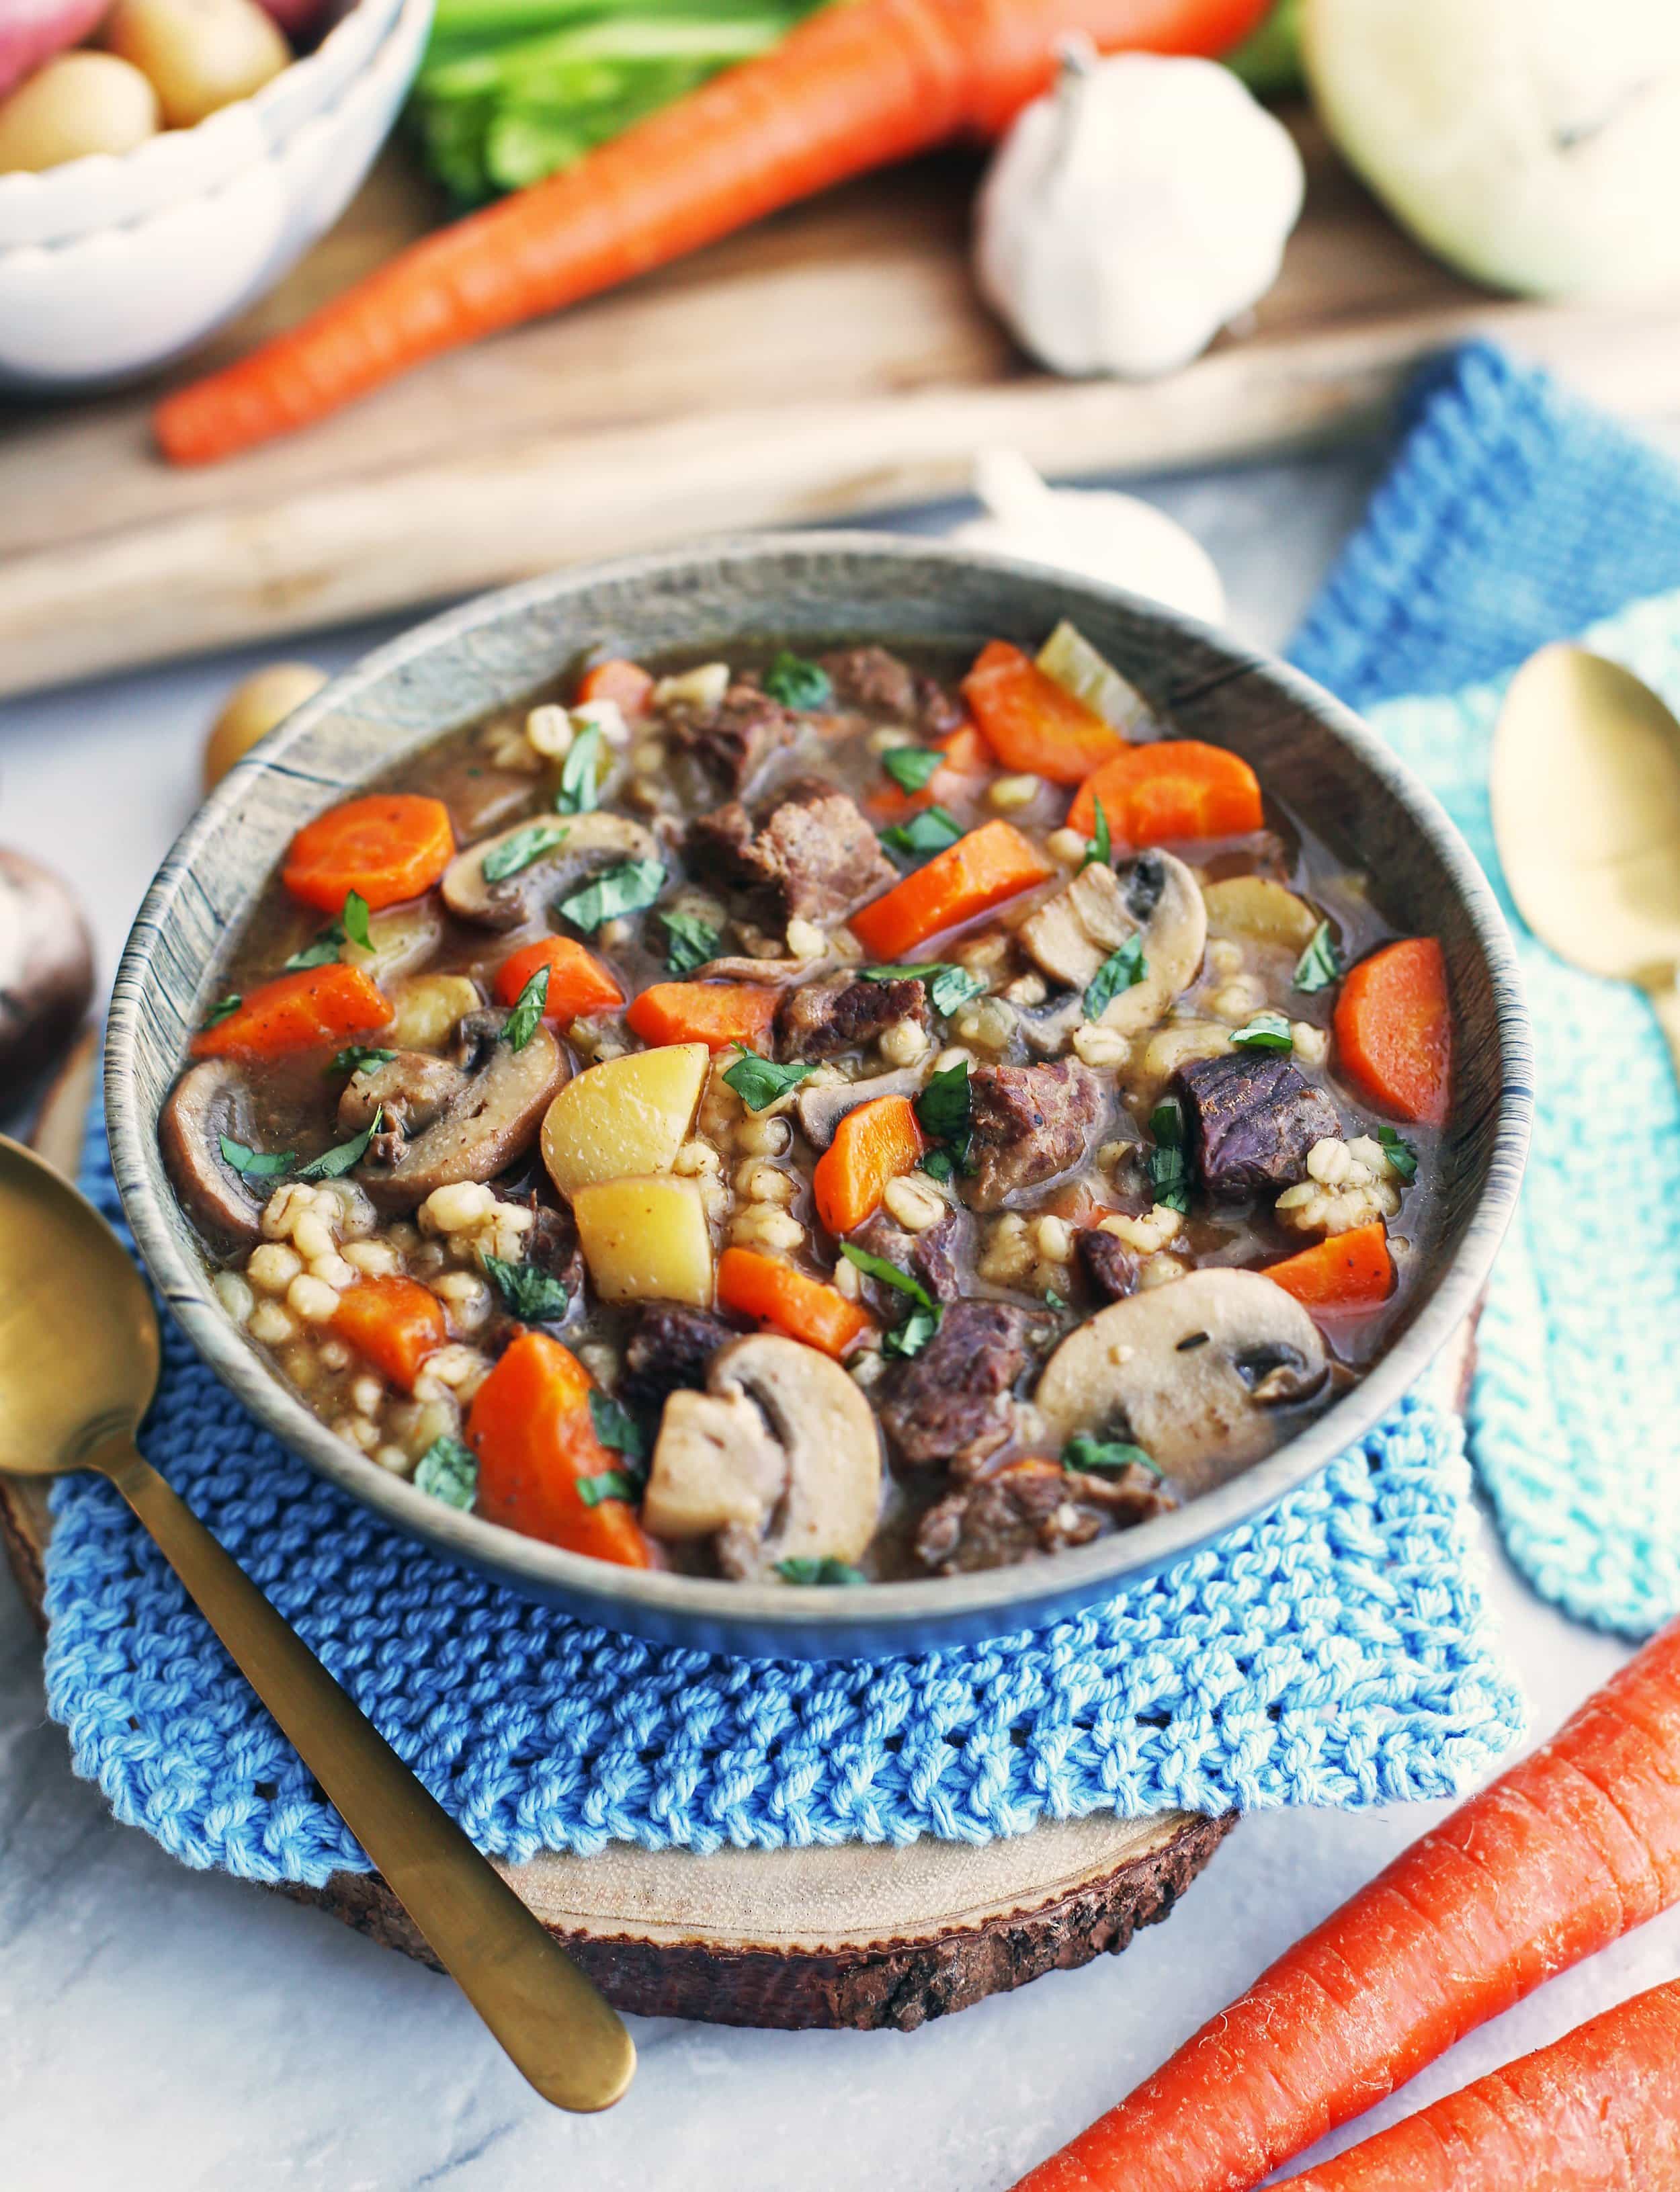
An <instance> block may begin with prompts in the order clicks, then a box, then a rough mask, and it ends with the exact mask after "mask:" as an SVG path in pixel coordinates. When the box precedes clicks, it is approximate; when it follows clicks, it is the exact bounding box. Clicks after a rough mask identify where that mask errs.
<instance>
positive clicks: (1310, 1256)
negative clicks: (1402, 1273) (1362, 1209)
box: [1266, 1218, 1394, 1310]
mask: <svg viewBox="0 0 1680 2192" xmlns="http://www.w3.org/2000/svg"><path fill="white" fill-rule="evenodd" d="M1266 1277H1267V1278H1269V1279H1270V1280H1271V1282H1272V1283H1273V1285H1274V1286H1280V1287H1283V1291H1284V1293H1286V1294H1293V1295H1294V1298H1295V1299H1296V1300H1297V1301H1298V1302H1300V1303H1301V1304H1303V1305H1304V1306H1305V1307H1306V1308H1307V1309H1322V1310H1363V1309H1375V1308H1376V1307H1377V1305H1378V1304H1379V1303H1380V1302H1386V1300H1387V1299H1388V1297H1389V1296H1390V1294H1391V1293H1393V1291H1394V1259H1393V1257H1392V1256H1391V1255H1390V1254H1389V1253H1388V1233H1387V1230H1386V1227H1385V1226H1384V1224H1383V1222H1382V1220H1381V1219H1380V1218H1378V1219H1373V1220H1372V1222H1371V1223H1370V1224H1369V1225H1356V1226H1355V1227H1353V1229H1352V1230H1351V1232H1347V1233H1332V1234H1331V1235H1330V1236H1329V1239H1328V1240H1324V1241H1319V1242H1315V1243H1314V1245H1313V1246H1312V1247H1311V1248H1303V1249H1302V1250H1301V1252H1300V1254H1299V1255H1296V1256H1286V1257H1285V1258H1284V1259H1283V1262H1282V1263H1281V1264H1267V1265H1266Z"/></svg>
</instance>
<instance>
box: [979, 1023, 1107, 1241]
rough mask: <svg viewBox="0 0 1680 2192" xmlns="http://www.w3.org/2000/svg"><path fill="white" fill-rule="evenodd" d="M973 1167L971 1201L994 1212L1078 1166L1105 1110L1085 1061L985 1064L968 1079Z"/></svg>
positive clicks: (1097, 1081) (1095, 1082)
mask: <svg viewBox="0 0 1680 2192" xmlns="http://www.w3.org/2000/svg"><path fill="white" fill-rule="evenodd" d="M969 1100H970V1105H971V1107H972V1116H973V1119H974V1141H973V1143H972V1145H971V1146H970V1152H969V1154H970V1156H971V1157H972V1159H973V1161H974V1176H973V1178H972V1179H970V1180H969V1203H970V1204H971V1206H972V1207H974V1209H976V1210H996V1209H997V1207H998V1205H999V1204H1000V1203H1001V1202H1003V1201H1004V1200H1005V1199H1006V1198H1007V1197H1008V1196H1011V1195H1014V1193H1016V1192H1017V1190H1020V1189H1021V1188H1026V1187H1037V1186H1038V1185H1040V1184H1042V1183H1043V1181H1045V1180H1047V1179H1054V1178H1055V1176H1056V1174H1057V1173H1060V1172H1066V1170H1067V1169H1068V1167H1069V1166H1070V1165H1075V1164H1077V1163H1078V1162H1079V1161H1080V1159H1081V1158H1082V1157H1083V1156H1084V1154H1085V1151H1086V1150H1087V1148H1088V1146H1089V1142H1090V1138H1091V1130H1092V1128H1093V1127H1094V1126H1095V1125H1096V1123H1097V1121H1098V1119H1099V1118H1100V1116H1101V1114H1102V1083H1101V1082H1100V1080H1099V1079H1098V1078H1097V1076H1096V1075H1095V1074H1094V1073H1093V1072H1092V1071H1091V1070H1090V1068H1089V1066H1087V1065H1080V1064H1079V1063H1078V1061H1077V1059H1071V1058H1070V1059H1060V1060H1059V1061H1058V1062H1057V1063H1056V1064H1054V1065H983V1066H981V1067H980V1070H978V1072H975V1073H971V1074H970V1075H969Z"/></svg>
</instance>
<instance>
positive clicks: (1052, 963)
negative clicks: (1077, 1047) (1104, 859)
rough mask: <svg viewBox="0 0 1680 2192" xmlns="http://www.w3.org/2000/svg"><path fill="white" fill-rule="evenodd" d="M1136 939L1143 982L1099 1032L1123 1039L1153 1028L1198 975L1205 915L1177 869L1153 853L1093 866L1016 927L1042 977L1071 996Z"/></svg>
mask: <svg viewBox="0 0 1680 2192" xmlns="http://www.w3.org/2000/svg"><path fill="white" fill-rule="evenodd" d="M1137 935H1141V937H1142V939H1143V961H1144V972H1143V978H1142V979H1141V980H1140V981H1137V982H1134V983H1133V984H1132V985H1131V987H1130V988H1129V989H1126V990H1120V991H1118V992H1117V994H1116V995H1115V996H1113V997H1112V998H1111V999H1110V1001H1109V1002H1108V1005H1107V1007H1106V1009H1105V1011H1104V1013H1103V1014H1102V1025H1104V1026H1105V1027H1111V1028H1116V1029H1117V1030H1119V1031H1120V1033H1121V1034H1123V1035H1135V1034H1137V1033H1138V1032H1139V1031H1140V1030H1142V1029H1144V1028H1146V1027H1151V1026H1152V1025H1154V1023H1155V1022H1156V1021H1157V1019H1160V1017H1161V1015H1162V1013H1163V1012H1165V1011H1166V1009H1167V1008H1168V1006H1169V1004H1171V1002H1172V1001H1173V999H1174V997H1176V996H1178V995H1179V994H1180V991H1181V990H1187V989H1188V988H1189V987H1190V985H1191V983H1192V982H1193V981H1194V980H1195V979H1196V976H1197V972H1198V970H1199V969H1200V968H1201V964H1202V953H1203V948H1204V947H1205V945H1206V944H1207V941H1208V909H1207V906H1206V905H1205V904H1204V902H1203V897H1202V893H1201V891H1200V889H1199V888H1197V882H1196V878H1195V876H1193V875H1191V871H1190V870H1189V869H1188V868H1187V867H1186V865H1185V864H1184V862H1183V861H1182V860H1180V859H1174V856H1173V855H1172V853H1163V852H1160V851H1158V850H1153V849H1151V851H1149V852H1145V853H1139V854H1138V856H1137V858H1136V859H1134V860H1129V861H1128V862H1127V864H1126V865H1125V866H1124V867H1123V868H1121V869H1120V870H1118V871H1116V870H1114V869H1112V868H1109V867H1105V866H1104V865H1103V864H1102V863H1101V862H1100V861H1098V860H1093V861H1092V862H1091V863H1090V865H1089V866H1088V867H1084V868H1082V869H1081V870H1080V871H1079V873H1078V874H1077V876H1074V878H1073V880H1072V882H1070V883H1066V884H1064V886H1063V887H1062V888H1061V889H1060V890H1059V891H1058V892H1057V893H1056V894H1055V896H1054V898H1051V899H1046V901H1045V902H1044V904H1043V905H1042V906H1040V907H1039V909H1038V910H1037V912H1036V913H1035V914H1033V915H1032V916H1031V918H1030V919H1028V920H1026V921H1024V922H1022V923H1021V926H1020V939H1021V942H1022V943H1023V944H1024V945H1026V949H1027V950H1028V951H1029V952H1030V953H1031V955H1032V957H1033V958H1034V959H1035V960H1036V961H1037V963H1038V965H1039V966H1040V967H1041V968H1043V972H1044V973H1047V974H1049V975H1050V976H1051V977H1052V979H1054V980H1055V981H1058V982H1065V983H1066V984H1067V985H1068V986H1069V987H1070V988H1071V989H1077V990H1083V988H1084V987H1085V986H1086V985H1087V984H1088V983H1089V982H1090V981H1091V980H1092V979H1094V976H1095V975H1096V973H1098V971H1099V970H1100V968H1101V966H1102V963H1103V962H1104V961H1105V960H1106V959H1107V958H1109V957H1110V956H1111V955H1112V954H1113V953H1114V952H1116V951H1118V950H1121V948H1122V947H1123V945H1126V944H1128V943H1129V941H1130V940H1131V939H1132V938H1133V937H1134V936H1137Z"/></svg>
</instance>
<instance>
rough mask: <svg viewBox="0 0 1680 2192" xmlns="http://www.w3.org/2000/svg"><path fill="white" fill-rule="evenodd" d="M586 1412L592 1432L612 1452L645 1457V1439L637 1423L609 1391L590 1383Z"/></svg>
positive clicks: (638, 1458)
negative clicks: (593, 1426) (587, 1411)
mask: <svg viewBox="0 0 1680 2192" xmlns="http://www.w3.org/2000/svg"><path fill="white" fill-rule="evenodd" d="M589 1414H590V1420H591V1422H592V1423H593V1424H594V1425H595V1436H596V1437H597V1438H598V1439H599V1440H600V1441H601V1443H602V1445H603V1446H609V1447H612V1449H613V1451H614V1453H621V1454H625V1455H626V1456H627V1457H628V1458H629V1459H631V1461H646V1459H647V1458H648V1441H647V1440H646V1439H645V1438H643V1436H642V1427H641V1425H640V1424H638V1423H637V1421H636V1419H635V1418H634V1417H633V1416H632V1415H631V1413H630V1412H629V1411H628V1409H626V1408H624V1407H620V1404H619V1402H618V1401H615V1400H614V1398H613V1397H612V1396H611V1394H610V1393H603V1392H602V1391H600V1390H598V1388H596V1387H593V1386H591V1389H590V1395H589Z"/></svg>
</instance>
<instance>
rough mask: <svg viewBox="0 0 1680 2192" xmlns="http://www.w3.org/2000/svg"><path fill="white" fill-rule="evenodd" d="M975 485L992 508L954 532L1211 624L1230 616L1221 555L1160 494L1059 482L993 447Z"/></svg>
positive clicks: (962, 539) (963, 539) (968, 542)
mask: <svg viewBox="0 0 1680 2192" xmlns="http://www.w3.org/2000/svg"><path fill="white" fill-rule="evenodd" d="M974 492H975V494H977V495H978V496H979V497H980V500H981V502H982V503H984V504H985V505H986V516H985V517H976V518H972V519H970V520H969V522H967V523H965V524H963V525H959V526H957V528H955V529H954V530H953V532H952V533H951V536H950V537H951V539H953V540H955V541H957V542H958V543H959V544H960V545H962V546H963V547H965V548H989V549H991V550H992V551H994V552H996V553H997V554H998V555H1003V556H1018V557H1021V558H1022V559H1023V560H1024V561H1025V562H1030V563H1048V564H1050V565H1052V566H1053V567H1054V568H1055V569H1057V570H1060V571H1070V572H1073V573H1075V574H1077V575H1078V576H1079V577H1081V578H1085V579H1098V580H1100V581H1101V582H1102V583H1103V584H1105V585H1111V586H1124V587H1125V588H1126V589H1127V590H1128V591H1129V592H1131V593H1134V594H1141V595H1143V596H1144V597H1145V598H1146V600H1149V601H1152V602H1163V604H1164V605H1165V606H1166V607H1167V608H1172V609H1177V610H1178V611H1180V614H1183V615H1185V616H1193V617H1199V618H1200V619H1202V621H1203V623H1204V624H1221V623H1223V622H1224V620H1225V613H1226V604H1225V588H1224V586H1223V585H1221V583H1220V574H1219V572H1218V569H1217V568H1216V567H1215V565H1214V559H1213V557H1211V556H1209V553H1208V551H1207V550H1206V549H1205V548H1204V547H1203V545H1202V544H1201V542H1200V541H1199V540H1197V539H1196V538H1195V536H1194V535H1193V534H1190V533H1186V530H1185V528H1183V526H1181V525H1180V523H1179V522H1178V521H1177V520H1176V518H1172V517H1168V515H1167V513H1166V511H1164V510H1157V508H1156V506H1155V505H1154V504H1153V503H1152V502H1145V501H1144V500H1143V499H1141V498H1140V496H1138V495H1134V494H1118V493H1117V492H1116V491H1115V490H1113V489H1111V488H1053V487H1050V486H1049V485H1047V484H1046V482H1044V481H1043V479H1041V478H1040V477H1039V476H1038V474H1037V472H1036V471H1034V470H1033V468H1032V466H1031V465H1030V464H1028V462H1027V460H1026V458H1025V457H1024V456H1022V455H1021V454H1020V452H1019V451H1018V450H1015V449H985V450H982V451H981V452H980V455H979V456H978V458H977V459H976V460H975V464H974Z"/></svg>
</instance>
